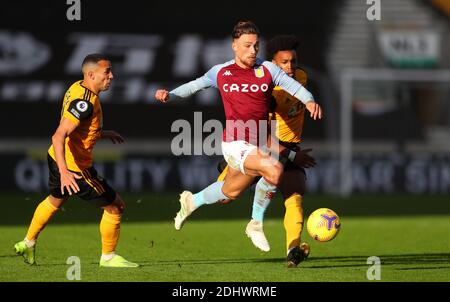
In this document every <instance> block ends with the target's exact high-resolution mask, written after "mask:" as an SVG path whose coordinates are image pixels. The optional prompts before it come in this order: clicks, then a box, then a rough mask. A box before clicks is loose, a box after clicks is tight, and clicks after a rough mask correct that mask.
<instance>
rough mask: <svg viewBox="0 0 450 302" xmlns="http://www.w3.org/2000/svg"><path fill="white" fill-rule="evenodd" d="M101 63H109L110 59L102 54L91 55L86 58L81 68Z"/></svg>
mask: <svg viewBox="0 0 450 302" xmlns="http://www.w3.org/2000/svg"><path fill="white" fill-rule="evenodd" d="M99 61H109V58H108V57H107V56H105V55H103V54H101V53H91V54H88V55H87V56H86V57H85V58H84V60H83V63H82V64H81V67H83V66H84V65H86V64H89V63H93V64H97V63H98V62H99Z"/></svg>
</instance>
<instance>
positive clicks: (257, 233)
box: [245, 219, 270, 252]
mask: <svg viewBox="0 0 450 302" xmlns="http://www.w3.org/2000/svg"><path fill="white" fill-rule="evenodd" d="M245 234H247V237H249V238H250V239H251V240H252V242H253V244H254V245H255V246H256V247H257V248H259V249H260V250H261V251H263V252H268V251H270V245H269V242H268V241H267V239H266V235H264V230H263V223H262V222H261V221H256V220H253V219H252V220H250V222H249V223H248V224H247V227H246V228H245Z"/></svg>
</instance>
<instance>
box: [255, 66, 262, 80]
mask: <svg viewBox="0 0 450 302" xmlns="http://www.w3.org/2000/svg"><path fill="white" fill-rule="evenodd" d="M255 76H256V77H257V78H262V77H263V76H264V69H263V67H262V66H259V67H258V68H255Z"/></svg>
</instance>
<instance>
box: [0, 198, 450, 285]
mask: <svg viewBox="0 0 450 302" xmlns="http://www.w3.org/2000/svg"><path fill="white" fill-rule="evenodd" d="M30 197H33V198H34V199H31V198H30ZM41 197H42V196H36V195H34V196H29V197H28V200H26V198H27V197H26V196H25V195H24V194H3V195H2V200H1V202H2V203H3V205H4V213H5V214H4V215H5V216H8V217H5V219H4V220H3V221H2V222H3V223H1V224H0V232H1V234H2V235H1V236H0V281H67V278H66V273H67V270H68V269H69V268H70V265H69V264H66V260H67V258H68V257H70V256H77V257H79V258H80V260H81V281H368V280H367V278H366V272H367V270H368V268H369V267H370V265H369V264H367V258H368V257H370V256H378V257H379V258H380V259H381V281H450V264H449V263H450V262H449V261H450V255H449V250H450V240H449V239H450V235H449V234H450V224H449V221H450V214H449V213H448V211H447V209H448V208H447V205H444V204H443V202H444V199H441V198H440V197H438V198H431V197H426V200H427V204H428V207H430V206H431V207H433V206H434V208H438V209H440V213H429V214H427V215H419V214H420V211H418V212H417V213H411V212H410V211H409V210H408V209H406V210H405V212H406V213H407V215H399V214H398V211H399V209H401V208H402V207H401V204H402V203H404V204H403V206H406V203H409V204H410V205H411V206H412V207H413V208H416V209H418V210H420V209H421V208H422V207H423V208H424V209H425V208H426V206H424V205H423V203H424V202H423V199H417V198H416V199H414V198H411V197H408V198H404V200H403V201H402V199H401V198H398V197H397V198H398V199H397V202H398V203H400V205H398V204H397V205H396V204H392V206H391V208H388V207H387V203H388V202H389V198H388V197H386V196H385V197H384V198H383V197H372V199H371V198H369V197H367V198H366V200H364V198H361V197H358V198H356V199H355V200H353V201H352V200H346V201H342V200H341V201H340V202H339V201H338V199H336V200H334V199H333V198H329V197H325V196H311V197H310V199H309V200H308V202H310V203H314V206H312V207H311V206H306V205H305V207H307V210H306V212H307V213H308V212H311V211H312V210H314V209H315V208H317V207H322V206H330V205H331V206H330V207H332V208H333V209H336V211H338V213H339V214H340V217H341V222H342V230H341V233H340V234H339V235H338V237H337V238H336V239H335V240H333V241H331V242H328V243H316V242H313V241H312V240H311V239H310V238H309V236H308V235H307V234H306V233H304V235H303V238H304V239H305V240H306V241H308V242H310V243H311V247H312V252H311V256H310V258H309V259H308V261H306V262H304V263H302V264H301V265H300V267H299V268H297V269H287V268H286V267H285V262H284V261H285V247H284V244H285V243H284V229H283V223H282V216H281V215H282V206H280V204H281V202H280V200H278V199H277V200H278V201H277V202H278V203H279V204H278V205H274V207H273V209H272V214H270V212H269V214H270V215H269V214H268V216H269V218H268V219H267V220H266V222H265V231H266V235H267V237H268V239H269V241H270V242H271V247H272V251H271V252H269V253H263V252H259V251H258V250H257V249H256V248H254V247H253V246H252V244H251V242H250V240H249V239H248V238H247V237H246V236H245V235H244V229H245V225H246V223H247V218H245V216H248V215H249V210H250V204H251V202H249V201H243V202H242V203H241V204H240V205H238V204H236V205H234V206H233V205H227V206H210V207H204V208H201V209H199V210H198V212H196V213H195V214H194V215H193V217H191V219H189V221H188V222H187V223H186V225H185V227H184V228H183V230H182V231H179V232H177V231H175V230H174V229H173V224H172V221H173V220H172V218H173V214H174V211H173V210H174V209H176V207H177V204H176V195H175V194H170V193H168V194H163V195H161V194H158V195H156V194H144V195H140V194H138V195H124V197H125V198H126V199H127V200H128V211H127V214H126V215H124V223H123V225H122V229H121V239H120V244H119V247H118V252H119V253H120V254H121V255H123V256H125V257H126V258H127V259H129V260H130V261H135V262H138V263H140V264H141V265H142V267H140V268H138V269H105V268H99V267H98V260H99V253H100V236H99V230H98V222H97V221H98V219H99V217H100V215H101V212H100V211H99V210H97V209H95V208H92V207H91V206H90V205H86V204H84V203H82V202H81V201H79V200H73V201H71V203H70V204H67V205H66V206H65V211H63V212H61V213H58V215H57V216H56V217H55V219H54V220H53V221H52V223H50V224H49V225H48V226H47V228H46V229H45V231H44V232H43V233H42V234H41V237H40V239H39V243H38V246H37V262H38V264H39V265H38V266H35V267H29V266H27V265H25V264H24V263H23V262H22V259H21V257H17V256H14V255H13V251H12V247H13V244H14V243H15V242H16V241H18V240H21V239H22V238H23V237H24V234H25V232H26V228H27V225H26V224H27V223H28V220H29V218H30V217H31V215H32V210H33V208H34V206H35V205H36V203H37V202H38V199H39V198H41ZM247 197H248V196H247ZM4 198H5V200H6V199H7V200H9V202H6V201H4ZM174 200H175V201H174ZM11 202H14V203H13V206H7V205H11ZM327 202H329V203H327ZM361 202H364V203H363V204H361ZM390 202H393V201H392V200H391V201H390ZM376 203H378V204H380V203H382V204H383V205H384V206H385V208H386V214H385V215H380V213H379V212H377V213H376V215H370V211H371V209H372V208H376ZM385 203H386V204H385ZM352 207H353V209H351V208H352ZM346 208H348V209H349V210H348V211H349V212H350V213H351V214H349V215H347V213H346V211H345V209H346ZM397 208H398V209H397ZM395 209H397V210H395ZM378 211H380V209H378ZM242 212H244V213H242ZM429 212H430V210H429ZM241 216H243V217H241ZM146 217H148V219H146ZM211 217H212V218H214V219H213V220H207V219H206V218H211ZM228 217H232V218H233V219H226V218H228ZM77 220H78V223H76V221H77Z"/></svg>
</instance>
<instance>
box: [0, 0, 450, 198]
mask: <svg viewBox="0 0 450 302" xmlns="http://www.w3.org/2000/svg"><path fill="white" fill-rule="evenodd" d="M374 3H375V2H374ZM68 7H69V5H67V4H66V3H65V1H48V3H47V4H43V3H41V2H39V3H28V2H27V1H15V2H11V3H4V4H2V10H1V12H0V17H1V18H0V108H1V113H2V117H1V118H0V128H1V129H2V131H1V133H0V162H1V167H2V173H1V174H0V175H1V176H0V190H2V191H14V190H23V191H29V192H43V191H45V190H46V185H47V173H48V171H47V166H46V161H45V159H46V150H47V148H48V146H49V144H50V137H51V135H52V134H53V132H54V130H55V129H56V127H57V125H58V122H59V114H60V109H61V101H62V97H63V95H64V93H65V90H66V89H67V88H68V87H69V85H70V84H71V83H72V82H74V81H76V80H78V79H81V71H80V65H81V61H82V59H83V58H84V56H85V55H86V54H88V53H94V52H100V53H105V54H106V55H108V56H110V58H111V60H112V65H113V73H114V76H115V78H114V81H113V85H112V87H111V89H110V90H109V91H108V92H106V93H103V94H102V95H101V100H102V104H103V111H104V128H105V129H114V130H116V131H118V132H119V133H121V134H123V136H124V137H125V139H126V143H125V144H123V145H120V146H117V145H112V144H110V143H107V142H101V143H99V144H98V146H97V147H96V151H95V160H96V163H97V169H98V170H99V172H100V173H101V174H102V175H104V176H105V177H106V178H107V179H109V180H110V182H111V184H112V185H113V186H115V187H116V188H117V189H118V190H120V191H132V192H135V191H156V192H158V191H166V190H179V189H181V188H185V189H193V190H195V189H199V188H202V187H204V186H205V185H207V184H209V183H210V182H211V181H212V180H213V179H214V178H215V177H216V176H217V172H216V164H217V162H218V161H219V159H220V157H219V156H205V155H203V156H179V157H175V156H174V155H173V154H172V152H171V149H170V144H171V141H172V138H173V137H174V136H175V135H176V133H172V132H171V125H172V123H173V122H174V121H175V120H178V119H184V120H188V121H190V122H192V123H193V118H194V113H195V112H202V120H203V122H204V121H206V120H208V119H217V120H221V121H223V119H224V114H223V109H222V103H221V100H220V97H219V93H218V91H217V90H215V89H209V90H206V91H203V92H201V93H199V94H197V95H196V96H194V97H192V98H190V99H187V100H176V101H173V102H171V103H169V104H166V105H161V104H158V103H157V102H156V101H155V100H154V98H153V96H154V92H155V90H156V89H157V88H167V89H171V88H173V87H176V86H177V85H179V84H182V83H184V82H187V81H190V80H192V79H195V78H197V77H199V76H201V75H203V74H204V73H205V72H206V71H207V70H208V69H209V68H210V67H212V66H213V65H215V64H218V63H223V62H225V61H228V60H229V59H231V58H232V56H233V53H232V50H231V37H230V33H231V30H232V28H233V26H234V24H235V23H236V22H237V21H239V20H241V19H250V20H253V21H254V22H255V23H256V24H257V25H258V26H259V27H260V30H261V31H262V36H261V42H262V43H261V52H260V56H261V57H264V43H265V41H267V40H268V39H270V38H272V37H273V36H275V35H277V34H294V35H296V36H297V37H298V38H299V40H300V49H299V52H298V53H299V62H300V66H301V67H302V68H303V69H304V70H306V71H307V73H308V76H309V85H308V88H309V90H311V91H312V92H313V94H314V95H315V97H316V100H317V101H318V102H320V104H321V105H322V107H323V109H324V111H325V119H324V120H323V121H320V122H314V121H311V120H310V119H309V118H306V119H305V120H306V123H305V128H304V143H303V145H304V146H305V147H310V148H313V149H314V151H313V154H314V156H316V157H317V159H318V165H317V166H316V167H315V168H314V169H310V170H309V171H308V190H309V192H318V193H339V194H342V195H344V196H345V195H348V194H351V193H358V192H360V193H368V192H370V193H397V192H406V193H413V194H424V193H432V194H447V193H448V192H449V191H450V152H449V151H450V58H449V57H450V52H449V51H448V49H449V45H450V22H449V21H450V1H448V0H433V1H431V0H389V1H381V5H380V7H379V8H380V11H379V20H370V19H369V17H368V15H369V13H368V11H369V10H370V9H372V8H373V7H372V5H371V4H367V1H363V0H339V1H296V3H288V4H286V7H285V8H284V9H287V10H288V12H289V13H288V14H286V13H283V12H282V11H277V10H275V9H272V8H270V7H265V6H264V5H262V4H258V5H255V4H252V3H240V4H239V6H237V5H236V4H232V3H231V2H217V3H214V5H213V7H205V6H202V5H201V4H198V5H196V4H188V3H186V4H180V3H179V2H171V1H169V2H167V3H160V2H158V3H156V2H153V1H151V2H138V1H127V3H120V2H119V3H113V2H107V1H96V2H92V1H90V2H89V3H88V1H81V20H79V21H68V20H67V15H66V11H67V9H68ZM231 11H232V12H233V14H231V13H229V12H231ZM192 135H193V134H192ZM207 135H208V133H203V136H207ZM200 143H201V142H200ZM192 147H193V148H194V146H192Z"/></svg>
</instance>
